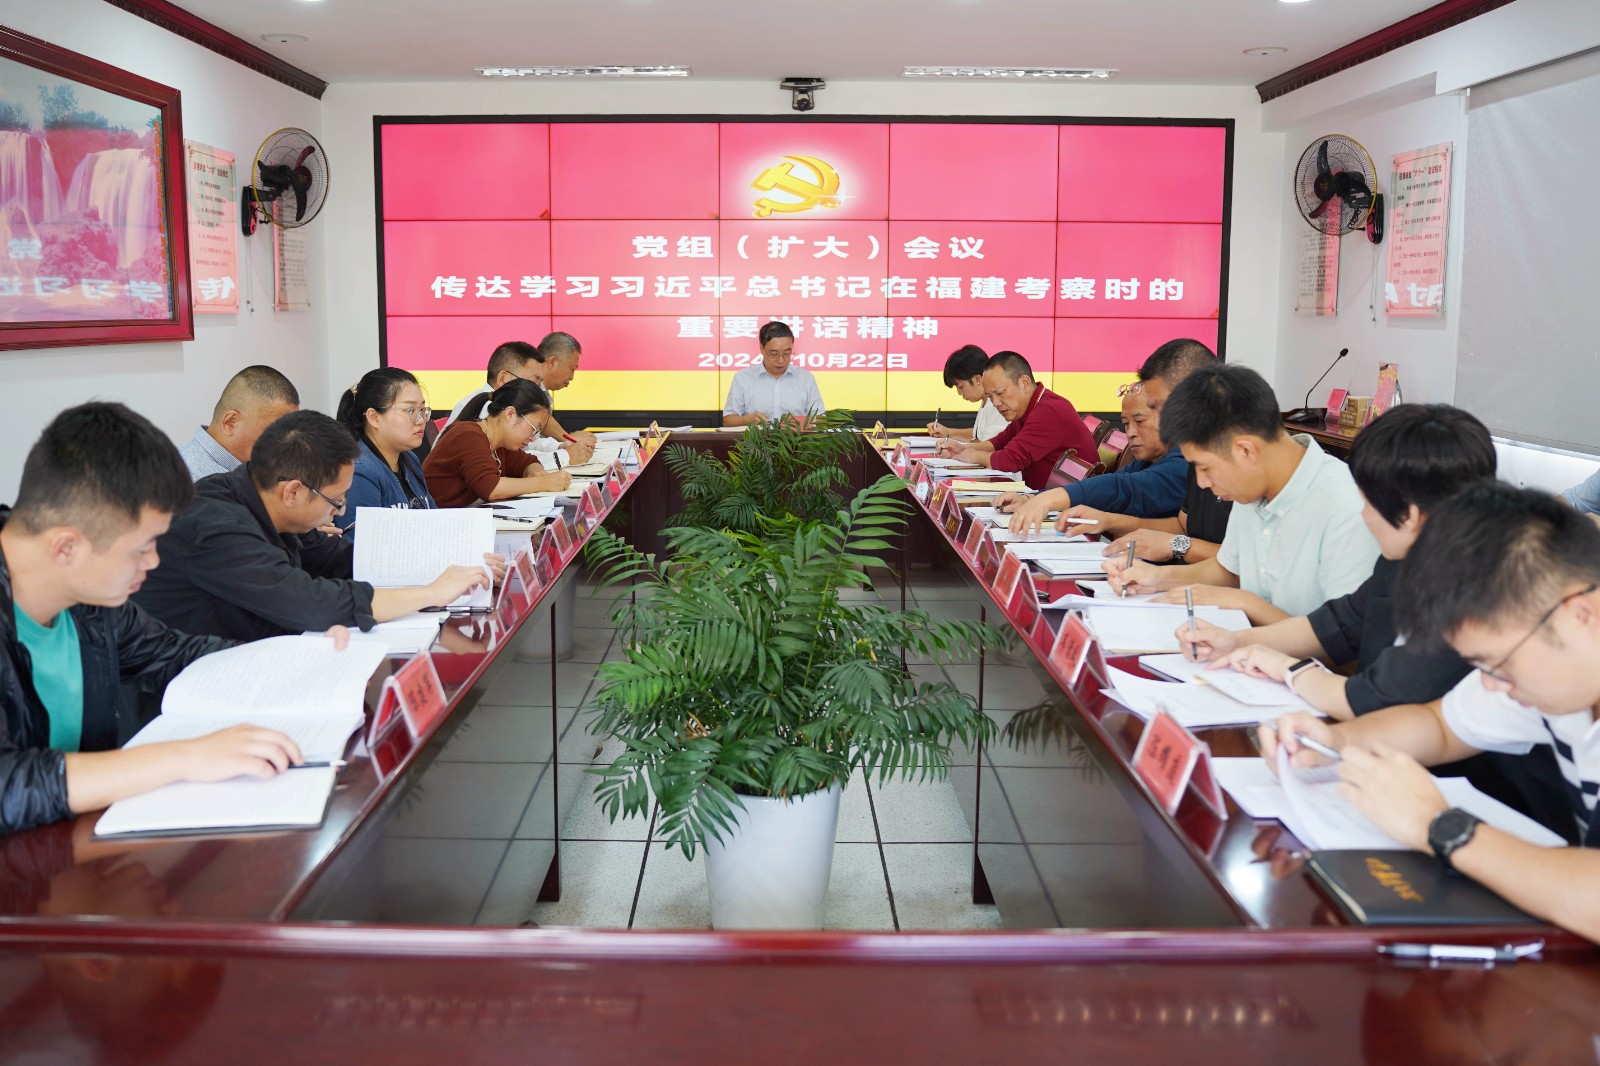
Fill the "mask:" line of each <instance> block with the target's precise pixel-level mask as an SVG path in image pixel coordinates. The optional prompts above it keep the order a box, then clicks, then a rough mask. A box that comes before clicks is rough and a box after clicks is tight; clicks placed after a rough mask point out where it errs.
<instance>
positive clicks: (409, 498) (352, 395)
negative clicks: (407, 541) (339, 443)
mask: <svg viewBox="0 0 1600 1066" xmlns="http://www.w3.org/2000/svg"><path fill="white" fill-rule="evenodd" d="M431 417H433V412H432V411H431V410H429V409H428V405H427V404H426V403H425V402H424V401H423V399H422V386H421V385H419V384H417V379H416V378H415V377H413V376H412V374H411V372H410V371H408V370H401V369H400V368H399V367H392V366H386V367H379V368H378V369H377V370H369V371H367V372H366V373H365V374H363V375H362V376H361V380H360V381H358V382H356V383H355V384H354V385H352V386H350V388H349V389H347V390H345V392H344V393H343V394H342V395H341V396H340V397H339V422H340V424H341V425H343V426H344V427H345V428H346V429H348V430H349V431H350V433H351V435H352V436H354V437H355V438H356V444H357V447H358V449H359V454H358V455H357V456H356V467H355V475H354V480H352V481H351V482H350V492H349V495H347V496H346V497H345V506H344V511H343V512H342V513H341V514H339V515H337V516H336V517H335V518H334V520H333V521H334V524H335V525H337V526H338V527H339V528H340V529H342V530H344V531H345V535H346V536H347V537H349V538H351V539H354V537H355V534H356V533H357V532H359V531H358V530H356V529H355V528H354V526H355V520H356V508H357V507H408V508H412V509H415V510H429V509H431V508H433V507H434V506H435V504H434V502H433V497H432V496H431V495H429V494H428V483H427V480H426V479H425V478H424V477H423V475H422V463H421V461H419V460H418V459H417V456H416V451H415V450H416V449H417V448H419V447H421V446H422V429H423V427H424V426H425V425H427V422H428V419H429V418H431Z"/></svg>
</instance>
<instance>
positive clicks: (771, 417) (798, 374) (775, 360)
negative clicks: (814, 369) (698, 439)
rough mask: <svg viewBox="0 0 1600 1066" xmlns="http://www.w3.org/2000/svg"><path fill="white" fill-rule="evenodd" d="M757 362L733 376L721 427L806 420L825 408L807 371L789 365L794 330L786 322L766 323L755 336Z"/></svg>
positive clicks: (792, 356)
mask: <svg viewBox="0 0 1600 1066" xmlns="http://www.w3.org/2000/svg"><path fill="white" fill-rule="evenodd" d="M758 337H759V341H760V344H761V363H760V365H755V364H752V365H750V366H747V367H745V368H744V369H743V370H741V371H739V372H738V373H737V374H735V375H733V381H731V382H730V383H729V384H728V402H727V404H725V405H724V406H723V408H722V424H723V425H724V426H749V425H753V424H755V423H757V422H771V421H775V420H777V419H780V418H783V417H784V416H785V415H788V416H791V417H794V418H799V419H806V418H810V417H811V416H813V415H820V414H822V413H823V412H824V411H826V410H827V409H828V405H827V404H825V403H823V402H822V393H821V392H820V391H819V390H818V389H817V379H816V378H814V377H812V376H811V371H809V370H802V369H801V368H800V367H797V366H795V365H794V364H793V359H794V330H792V329H790V328H789V326H788V324H787V323H783V322H768V323H767V324H766V325H764V326H762V327H761V332H760V334H759V335H758Z"/></svg>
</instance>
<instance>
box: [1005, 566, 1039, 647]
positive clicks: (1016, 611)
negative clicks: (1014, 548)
mask: <svg viewBox="0 0 1600 1066" xmlns="http://www.w3.org/2000/svg"><path fill="white" fill-rule="evenodd" d="M1008 613H1009V614H1010V615H1011V620H1012V621H1013V622H1015V623H1016V624H1017V628H1018V629H1021V630H1024V631H1026V630H1028V629H1030V628H1031V627H1032V626H1033V623H1034V622H1035V621H1037V620H1038V618H1039V593H1038V592H1037V591H1035V589H1034V586H1033V571H1032V570H1029V569H1028V568H1027V567H1026V566H1024V567H1023V568H1022V574H1021V575H1020V576H1019V577H1018V578H1017V590H1016V591H1015V592H1013V593H1012V594H1011V603H1010V611H1009V612H1008Z"/></svg>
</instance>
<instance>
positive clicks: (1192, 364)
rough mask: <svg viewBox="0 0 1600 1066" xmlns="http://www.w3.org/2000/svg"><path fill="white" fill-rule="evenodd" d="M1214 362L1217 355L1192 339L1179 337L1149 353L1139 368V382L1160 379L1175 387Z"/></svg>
mask: <svg viewBox="0 0 1600 1066" xmlns="http://www.w3.org/2000/svg"><path fill="white" fill-rule="evenodd" d="M1216 361H1217V355H1216V353H1215V352H1213V351H1212V350H1211V349H1210V348H1207V347H1206V346H1205V345H1204V344H1201V343H1200V342H1199V341H1197V340H1194V339H1193V338H1190V337H1180V338H1179V339H1177V340H1175V341H1168V342H1167V343H1165V344H1163V345H1162V346H1161V347H1159V348H1157V349H1156V350H1155V351H1153V352H1151V353H1150V356H1149V358H1147V359H1146V360H1145V361H1144V365H1143V366H1141V367H1139V380H1140V381H1149V380H1150V379H1151V378H1160V379H1161V380H1162V381H1165V382H1166V383H1167V384H1169V385H1172V386H1174V387H1176V386H1177V384H1178V382H1180V381H1182V380H1183V379H1184V378H1186V377H1188V376H1189V375H1190V374H1192V373H1194V372H1195V371H1196V370H1199V369H1200V368H1201V367H1203V366H1211V365H1212V364H1214V363H1215V362H1216Z"/></svg>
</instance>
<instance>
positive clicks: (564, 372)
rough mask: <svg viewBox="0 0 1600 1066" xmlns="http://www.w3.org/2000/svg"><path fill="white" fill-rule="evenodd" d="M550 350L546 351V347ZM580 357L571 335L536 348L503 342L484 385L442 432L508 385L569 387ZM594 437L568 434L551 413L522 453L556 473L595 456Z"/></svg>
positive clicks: (492, 358)
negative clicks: (519, 381)
mask: <svg viewBox="0 0 1600 1066" xmlns="http://www.w3.org/2000/svg"><path fill="white" fill-rule="evenodd" d="M547 345H548V346H549V350H548V351H546V346H547ZM582 354H583V350H582V348H580V347H579V345H578V342H577V341H576V340H575V339H573V336H572V334H570V333H552V334H550V335H549V336H547V337H546V338H545V339H544V340H542V341H540V342H539V344H538V345H532V344H529V343H528V342H527V341H506V342H505V343H504V344H501V345H499V346H498V347H496V348H495V350H494V351H493V352H492V353H491V354H490V355H489V368H488V370H487V372H486V373H485V374H484V378H485V382H486V383H485V384H483V385H480V386H478V387H477V388H476V389H474V390H473V391H472V392H469V393H467V395H465V396H463V397H462V398H461V402H460V403H458V404H456V405H455V407H454V408H453V409H452V410H451V412H450V417H449V418H448V419H446V420H445V424H444V428H445V429H449V428H450V424H451V423H452V422H454V421H455V420H456V419H458V418H460V417H461V411H462V409H463V408H465V407H466V406H467V404H469V403H471V402H472V401H473V400H475V399H477V398H478V397H479V396H487V395H489V394H490V393H492V392H494V391H495V390H496V389H498V388H499V387H500V386H502V385H504V384H505V383H506V382H508V381H515V380H517V379H518V378H520V379H522V380H523V381H531V382H533V383H534V384H535V385H539V386H541V387H543V388H544V389H545V390H546V391H547V392H548V391H550V390H552V389H564V388H566V387H567V386H568V385H570V384H572V378H573V376H574V375H575V374H576V373H577V372H578V360H579V357H580V356H581V355H582ZM594 445H595V438H594V434H593V433H589V432H586V431H580V432H578V433H570V434H569V433H568V432H567V431H566V430H564V429H562V428H561V423H559V422H557V421H556V420H555V415H554V413H552V414H551V416H550V421H549V422H548V423H546V425H545V431H544V433H542V434H541V435H539V436H536V437H534V438H533V439H532V440H531V441H529V442H528V445H527V447H525V448H524V449H523V451H525V452H528V453H529V454H531V455H537V456H538V457H539V461H540V462H541V463H543V464H544V466H545V468H546V469H549V470H555V469H559V468H561V467H563V466H566V465H568V464H569V463H585V462H588V461H589V457H590V456H592V455H593V454H594Z"/></svg>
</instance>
